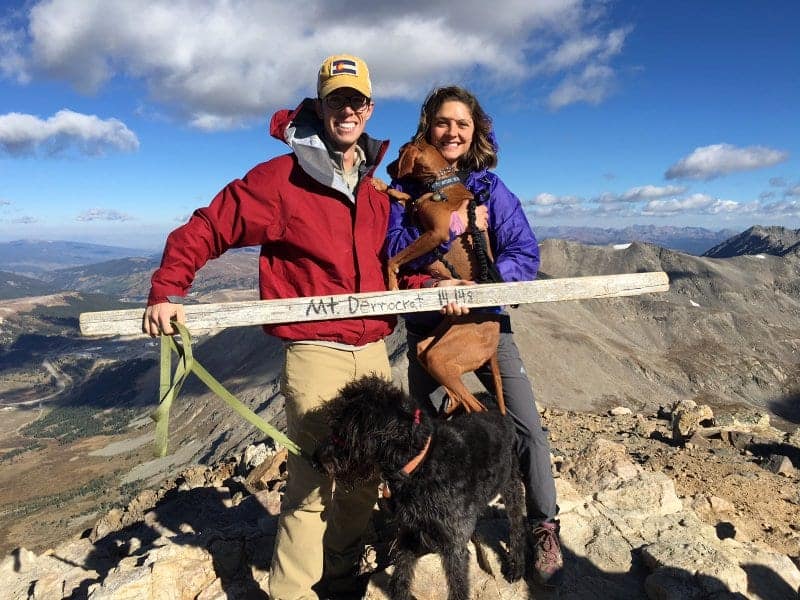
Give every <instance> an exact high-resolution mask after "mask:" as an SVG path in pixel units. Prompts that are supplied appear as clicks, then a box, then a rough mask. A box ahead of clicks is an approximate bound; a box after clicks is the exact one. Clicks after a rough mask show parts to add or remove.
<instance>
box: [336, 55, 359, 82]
mask: <svg viewBox="0 0 800 600" xmlns="http://www.w3.org/2000/svg"><path fill="white" fill-rule="evenodd" d="M331 75H355V76H356V77H358V67H356V62H355V61H354V60H349V59H346V58H340V59H337V60H334V61H333V63H332V64H331Z"/></svg>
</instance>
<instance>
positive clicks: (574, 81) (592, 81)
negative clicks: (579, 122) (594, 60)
mask: <svg viewBox="0 0 800 600" xmlns="http://www.w3.org/2000/svg"><path fill="white" fill-rule="evenodd" d="M613 85H614V71H613V69H611V67H609V66H607V65H597V64H592V65H587V66H586V67H585V68H584V70H583V72H581V73H580V74H577V75H569V76H567V77H566V78H565V79H564V81H562V82H561V84H559V86H558V87H557V88H556V89H555V90H553V92H552V93H551V94H550V95H549V96H548V98H547V103H548V105H549V106H550V108H552V109H559V108H563V107H564V106H567V105H568V104H575V103H576V102H586V103H588V104H600V102H602V101H603V100H604V99H605V98H606V97H607V96H608V95H609V94H610V93H611V91H612V88H613Z"/></svg>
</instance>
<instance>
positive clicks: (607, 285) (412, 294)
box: [80, 271, 669, 335]
mask: <svg viewBox="0 0 800 600" xmlns="http://www.w3.org/2000/svg"><path fill="white" fill-rule="evenodd" d="M668 289H669V278H668V277H667V274H666V273H664V272H662V271H656V272H648V273H631V274H623V275H598V276H591V277H567V278H562V279H542V280H538V281H524V282H514V283H496V284H481V285H471V286H460V287H440V288H427V289H419V290H401V291H394V292H368V293H357V294H340V295H334V296H311V297H305V298H284V299H280V300H252V301H244V302H223V303H217V304H187V305H185V306H184V309H185V312H186V325H187V327H188V328H189V331H191V332H193V333H194V332H199V331H207V330H210V329H220V328H225V327H241V326H246V325H268V324H275V323H295V322H301V321H323V320H330V319H351V318H363V317H373V316H378V315H391V314H401V313H413V312H424V311H432V310H439V309H440V308H441V307H442V306H445V305H446V304H448V303H449V302H452V301H456V302H458V303H459V304H461V305H463V306H468V307H470V308H475V307H481V306H502V305H509V304H530V303H536V302H557V301H564V300H587V299H590V298H614V297H619V296H635V295H638V294H648V293H653V292H666V291H667V290H668ZM143 316H144V309H142V308H136V309H127V310H110V311H102V312H87V313H82V314H81V315H80V330H81V333H82V334H83V335H137V334H141V335H144V334H143V333H142V319H143Z"/></svg>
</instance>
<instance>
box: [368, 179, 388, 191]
mask: <svg viewBox="0 0 800 600" xmlns="http://www.w3.org/2000/svg"><path fill="white" fill-rule="evenodd" d="M372 187H374V188H375V189H376V190H378V191H379V192H386V190H388V189H389V186H388V185H386V182H385V181H384V180H383V179H380V178H379V177H373V178H372Z"/></svg>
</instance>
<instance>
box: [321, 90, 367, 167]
mask: <svg viewBox="0 0 800 600" xmlns="http://www.w3.org/2000/svg"><path fill="white" fill-rule="evenodd" d="M356 98H364V96H363V94H361V93H359V92H357V91H356V90H354V89H352V88H339V89H337V90H336V91H334V92H331V93H330V94H329V95H328V96H326V97H325V99H324V100H317V113H318V114H319V116H320V118H321V119H322V123H323V125H324V127H325V134H326V135H327V137H328V141H329V142H331V143H332V145H333V146H334V148H336V149H337V150H338V151H339V152H346V151H347V150H349V149H350V148H352V147H353V146H355V144H356V142H358V138H360V137H361V134H362V133H364V128H365V127H366V124H367V121H368V120H369V118H370V117H371V116H372V110H373V108H374V104H373V103H372V102H371V101H369V99H367V103H366V105H365V106H364V107H363V108H362V109H360V110H354V109H353V107H352V106H351V104H352V103H355V102H351V100H353V99H356ZM330 104H333V105H334V106H341V108H339V109H333V108H331V106H330Z"/></svg>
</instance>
